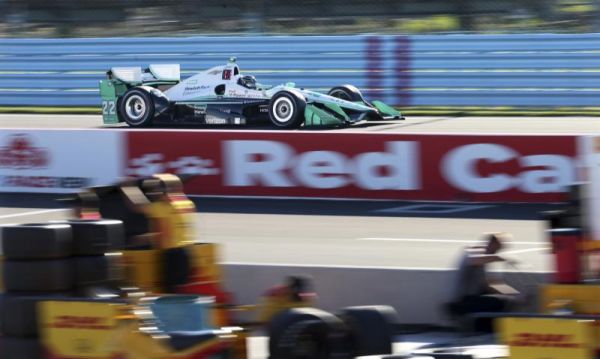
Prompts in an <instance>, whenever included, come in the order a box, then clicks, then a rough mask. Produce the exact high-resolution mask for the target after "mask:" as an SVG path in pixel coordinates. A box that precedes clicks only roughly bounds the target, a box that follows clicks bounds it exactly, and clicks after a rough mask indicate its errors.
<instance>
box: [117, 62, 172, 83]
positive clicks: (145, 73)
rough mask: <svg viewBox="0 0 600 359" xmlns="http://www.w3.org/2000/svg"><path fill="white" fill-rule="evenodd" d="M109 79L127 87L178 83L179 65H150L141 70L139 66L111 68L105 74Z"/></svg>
mask: <svg viewBox="0 0 600 359" xmlns="http://www.w3.org/2000/svg"><path fill="white" fill-rule="evenodd" d="M107 75H108V78H109V79H111V80H112V79H114V80H118V81H121V82H123V83H125V84H128V85H141V84H143V83H147V82H169V83H170V82H179V81H180V80H181V70H180V68H179V64H151V65H149V66H148V68H147V69H144V70H142V68H141V67H140V66H134V67H113V68H111V69H110V71H108V72H107Z"/></svg>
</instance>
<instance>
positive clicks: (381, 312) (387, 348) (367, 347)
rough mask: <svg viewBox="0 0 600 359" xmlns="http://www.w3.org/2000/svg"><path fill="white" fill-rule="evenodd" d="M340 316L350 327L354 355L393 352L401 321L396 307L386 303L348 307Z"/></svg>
mask: <svg viewBox="0 0 600 359" xmlns="http://www.w3.org/2000/svg"><path fill="white" fill-rule="evenodd" d="M339 317H340V318H342V320H343V321H344V322H345V323H346V325H347V326H348V328H349V329H350V333H351V334H350V337H351V342H352V344H353V347H354V350H353V354H354V356H366V355H377V354H391V353H392V345H393V343H394V335H395V333H396V330H397V326H398V323H399V319H398V313H397V312H396V310H395V309H394V308H392V307H390V306H386V305H371V306H357V307H347V308H344V309H342V312H341V314H340V315H339Z"/></svg>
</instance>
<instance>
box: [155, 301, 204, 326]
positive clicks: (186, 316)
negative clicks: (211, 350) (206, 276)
mask: <svg viewBox="0 0 600 359" xmlns="http://www.w3.org/2000/svg"><path fill="white" fill-rule="evenodd" d="M213 304H214V298H213V297H208V296H197V295H169V296H164V297H159V298H158V299H156V300H155V301H154V303H152V305H151V306H150V308H151V309H152V313H154V315H155V316H156V318H157V319H158V323H159V324H158V325H159V328H160V329H161V330H162V331H164V332H166V333H169V332H177V331H201V330H209V329H213V327H212V325H211V320H210V313H211V307H212V305H213Z"/></svg>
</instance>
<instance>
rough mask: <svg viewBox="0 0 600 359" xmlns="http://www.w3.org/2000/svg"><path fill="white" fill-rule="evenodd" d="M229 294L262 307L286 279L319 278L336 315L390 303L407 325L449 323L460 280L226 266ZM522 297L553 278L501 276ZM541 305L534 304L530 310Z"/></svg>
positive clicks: (408, 273)
mask: <svg viewBox="0 0 600 359" xmlns="http://www.w3.org/2000/svg"><path fill="white" fill-rule="evenodd" d="M223 268H224V275H225V283H226V285H227V288H228V290H230V291H232V292H234V293H235V298H236V301H237V303H239V304H249V303H256V302H257V300H258V298H259V297H260V295H261V294H262V293H263V292H264V291H265V290H266V289H268V288H269V287H271V286H273V285H274V284H276V283H280V282H281V281H282V279H283V278H285V276H286V275H289V274H306V275H310V276H312V277H313V278H314V284H315V289H316V291H317V293H318V295H319V305H318V306H319V307H321V308H323V309H325V310H330V311H335V310H337V309H338V308H341V307H344V306H350V305H367V304H387V305H392V306H393V307H394V308H396V310H397V311H398V313H399V315H400V318H401V320H402V322H403V323H411V324H417V323H419V324H447V321H446V320H445V316H444V314H443V313H442V311H441V310H440V307H441V304H442V303H444V302H446V301H447V299H448V298H449V293H450V289H451V285H452V284H451V283H452V281H453V279H454V276H453V273H454V272H453V271H451V270H427V269H381V268H357V267H308V266H306V267H304V266H285V265H254V264H233V263H229V264H225V265H224V266H223ZM498 274H500V275H503V276H504V278H505V280H506V281H507V282H508V283H509V284H511V285H513V286H514V287H516V288H517V289H519V290H520V291H521V292H524V293H525V292H527V293H532V294H535V293H536V283H541V282H543V281H545V280H546V278H547V277H548V274H547V273H518V272H507V273H498ZM532 305H533V306H535V303H531V302H530V303H529V306H530V307H531V306H532Z"/></svg>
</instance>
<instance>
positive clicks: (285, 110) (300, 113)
mask: <svg viewBox="0 0 600 359" xmlns="http://www.w3.org/2000/svg"><path fill="white" fill-rule="evenodd" d="M305 108H306V100H305V99H304V98H303V97H302V96H300V95H299V94H297V93H296V92H292V91H285V90H283V91H279V92H277V93H276V94H275V95H273V97H271V100H270V101H269V119H270V120H271V123H272V124H273V125H275V126H276V127H278V128H282V129H290V128H298V127H300V126H301V125H302V123H304V109H305Z"/></svg>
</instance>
